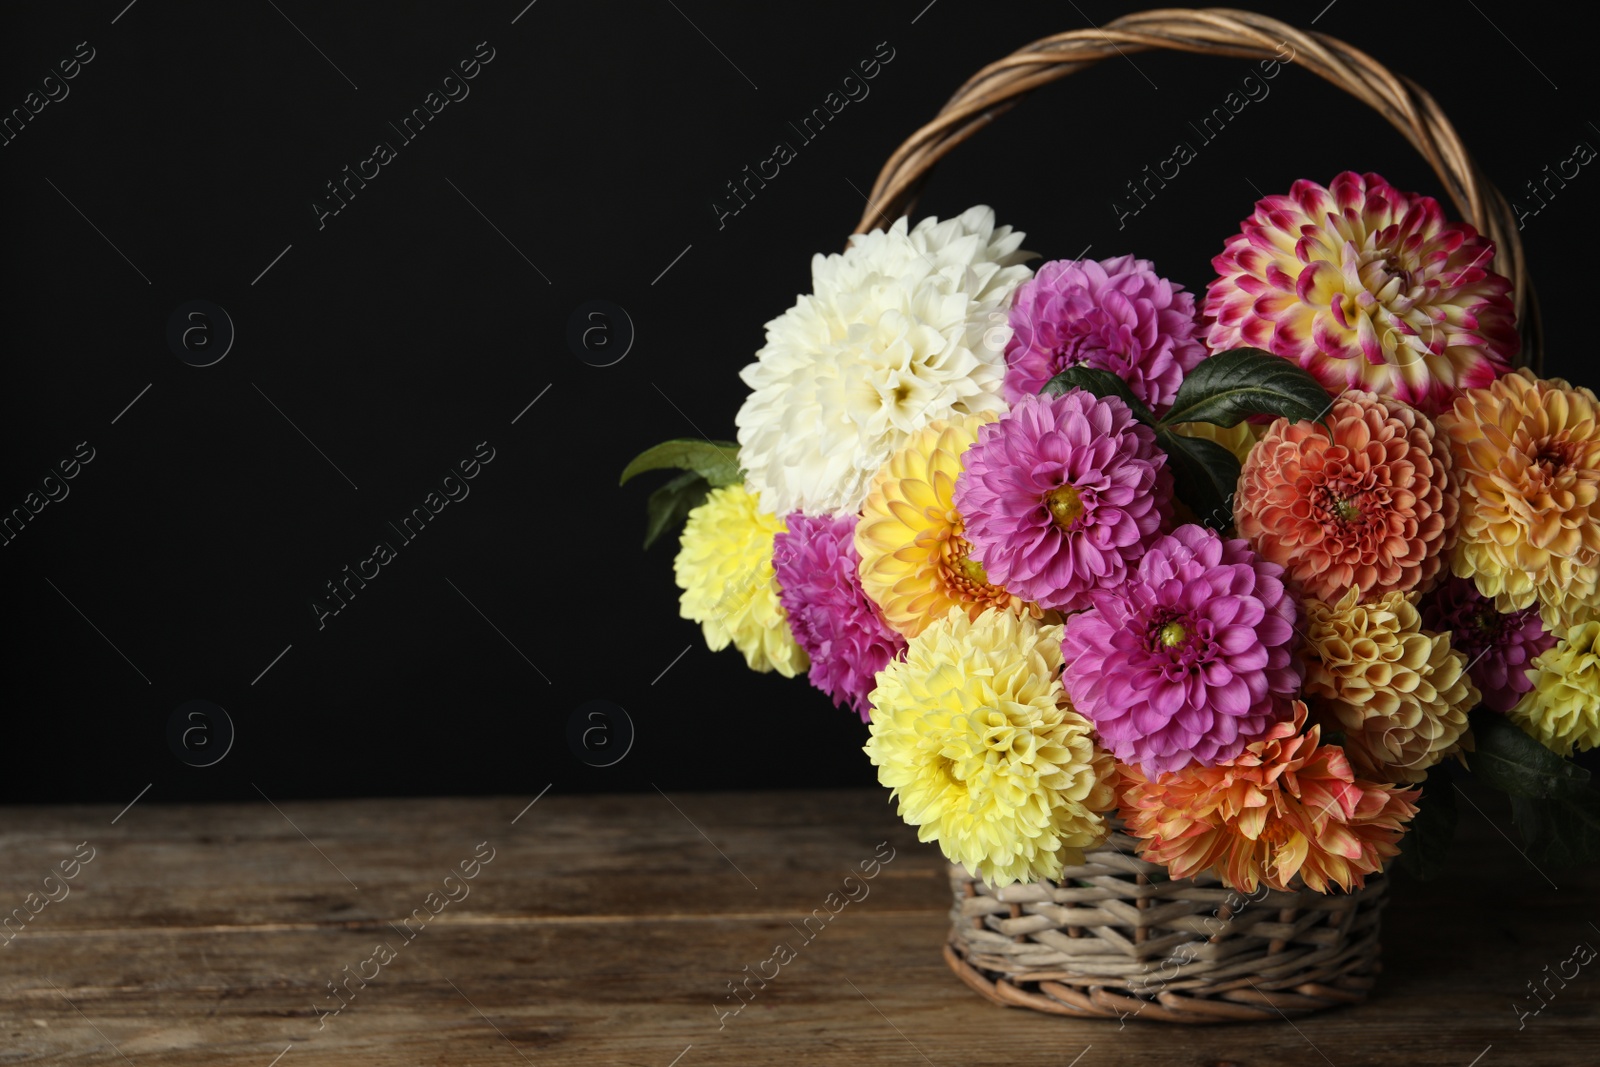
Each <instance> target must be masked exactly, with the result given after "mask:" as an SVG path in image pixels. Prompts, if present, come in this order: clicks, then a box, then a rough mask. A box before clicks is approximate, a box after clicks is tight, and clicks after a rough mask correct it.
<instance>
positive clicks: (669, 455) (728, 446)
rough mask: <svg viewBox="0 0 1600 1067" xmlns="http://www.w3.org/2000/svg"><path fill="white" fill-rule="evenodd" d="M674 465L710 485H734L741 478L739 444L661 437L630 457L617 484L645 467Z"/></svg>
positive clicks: (648, 468)
mask: <svg viewBox="0 0 1600 1067" xmlns="http://www.w3.org/2000/svg"><path fill="white" fill-rule="evenodd" d="M667 469H677V470H682V471H694V472H695V473H696V474H698V475H700V477H702V478H704V479H705V480H706V481H707V482H708V483H710V484H711V485H713V486H718V487H720V486H724V485H733V484H734V483H735V482H740V481H743V480H744V476H743V475H742V474H741V473H740V472H739V446H738V445H737V444H735V443H734V442H732V441H703V440H700V439H699V438H682V439H679V440H676V441H663V442H661V443H660V444H659V445H656V446H655V447H654V448H647V449H645V450H644V451H643V452H640V453H639V454H638V455H637V456H634V457H633V462H631V463H629V464H628V466H627V467H626V468H625V469H624V470H623V472H622V480H621V481H620V482H618V483H617V484H618V485H626V484H627V483H628V479H630V478H632V477H633V476H634V475H636V474H643V473H644V472H645V471H657V470H667Z"/></svg>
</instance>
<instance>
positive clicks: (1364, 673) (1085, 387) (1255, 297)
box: [623, 173, 1600, 893]
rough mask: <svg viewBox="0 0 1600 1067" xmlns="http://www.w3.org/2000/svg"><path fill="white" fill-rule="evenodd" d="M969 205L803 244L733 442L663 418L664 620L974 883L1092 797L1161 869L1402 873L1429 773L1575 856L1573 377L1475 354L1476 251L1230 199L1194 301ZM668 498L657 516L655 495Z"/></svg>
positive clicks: (1585, 830) (1391, 200) (1419, 822)
mask: <svg viewBox="0 0 1600 1067" xmlns="http://www.w3.org/2000/svg"><path fill="white" fill-rule="evenodd" d="M1022 240H1023V237H1022V234H1020V233H1017V232H1014V231H1013V230H1011V229H1010V228H1009V227H1005V226H997V225H996V224H995V219H994V216H993V213H992V212H991V211H990V210H989V209H987V208H983V207H976V208H973V209H971V210H969V211H967V212H965V213H964V214H962V215H961V216H960V217H958V218H953V219H947V220H945V221H942V222H941V221H938V220H935V219H927V220H924V221H923V222H921V223H919V224H917V225H915V226H912V225H910V224H909V222H908V221H907V220H906V219H901V220H899V221H898V222H896V223H895V224H894V225H893V226H891V227H890V228H889V229H888V230H879V231H874V232H872V233H869V234H865V235H860V236H857V237H855V238H854V239H853V240H852V242H851V244H850V246H849V247H848V249H847V250H846V251H845V252H843V253H842V254H837V255H818V256H816V257H815V258H814V259H813V261H812V282H813V291H812V292H811V293H809V294H806V295H804V296H801V297H800V298H799V299H798V300H797V301H796V303H795V305H794V306H793V307H791V308H790V309H789V310H788V311H786V312H785V313H784V314H783V315H781V316H779V317H778V318H776V319H774V320H772V321H771V322H769V323H768V324H767V327H766V331H767V332H766V344H765V346H764V347H763V348H762V349H761V350H760V351H759V352H758V353H757V354H756V360H755V362H754V363H751V364H750V365H749V366H748V367H746V368H745V369H744V371H743V372H742V375H741V377H742V378H743V380H744V382H745V383H746V384H747V385H749V387H750V390H751V391H750V395H749V397H748V398H747V399H746V400H745V402H744V406H743V407H742V408H741V409H740V411H739V414H738V417H737V419H736V422H737V425H738V442H737V443H733V442H714V441H699V440H680V441H670V442H667V443H665V444H662V445H658V446H656V447H655V448H652V449H650V450H648V451H646V452H645V453H643V454H642V455H640V456H639V457H638V458H637V459H635V460H634V462H633V463H632V464H630V465H629V467H628V469H627V470H626V471H625V472H624V474H623V480H624V481H627V480H628V479H629V478H631V477H632V476H633V475H635V474H637V473H639V472H641V471H646V470H653V469H662V468H677V469H680V470H681V471H682V472H683V473H681V474H679V475H678V476H677V477H675V478H674V479H673V480H672V481H670V482H668V483H666V484H665V485H664V486H662V487H661V488H660V489H658V490H656V492H655V493H654V494H652V496H651V497H650V502H649V533H648V539H647V541H646V544H647V545H648V544H649V542H650V540H653V539H654V538H655V537H657V536H658V535H660V534H661V533H663V532H665V531H667V530H670V529H672V528H674V527H675V526H676V525H677V524H678V523H679V522H683V523H684V525H683V531H682V536H681V548H680V550H679V552H678V555H677V560H676V563H675V571H676V576H677V582H678V585H679V586H680V587H681V588H682V590H683V596H682V602H681V603H682V614H683V616H684V617H685V618H688V619H692V620H694V621H695V622H698V623H699V624H700V625H701V627H702V629H703V631H704V633H705V638H706V642H707V644H708V645H709V646H710V647H711V648H712V649H714V650H715V649H721V648H724V647H726V646H728V645H730V644H731V645H733V646H734V647H736V648H737V649H738V650H739V651H740V652H741V653H743V654H744V657H745V660H746V662H747V663H748V664H749V666H750V667H751V668H753V669H755V670H759V671H770V670H776V671H778V672H779V673H781V674H783V675H785V676H793V675H796V674H799V673H801V672H806V674H807V676H808V677H809V679H810V681H811V683H812V684H813V685H815V686H816V687H817V688H818V689H820V690H822V691H823V692H824V693H826V694H827V695H828V696H830V697H832V698H833V702H834V704H835V706H838V705H841V704H846V705H848V706H849V707H850V708H851V709H852V710H854V711H855V712H857V713H859V714H860V716H861V718H862V720H863V721H864V722H866V723H867V724H868V730H869V732H870V739H869V740H868V741H867V743H866V747H865V751H866V754H867V756H868V757H869V758H870V759H871V761H872V763H873V765H874V766H876V767H877V769H878V778H879V781H880V782H882V784H883V785H885V786H887V787H888V788H889V789H891V790H892V791H893V796H894V797H895V799H896V800H897V801H898V804H899V812H900V814H901V816H902V817H903V818H904V819H905V820H906V821H907V822H908V823H910V824H912V825H915V826H916V827H918V829H919V834H920V837H921V838H922V839H923V840H925V841H937V842H938V843H939V845H940V847H941V848H942V849H943V850H944V852H945V854H946V855H947V856H948V857H949V858H950V859H951V860H953V861H955V862H957V863H959V864H962V865H963V866H964V867H965V868H966V869H967V871H968V872H969V873H970V874H972V875H973V876H975V877H978V878H981V879H982V880H984V881H985V882H987V883H989V884H991V885H997V886H1003V885H1006V884H1009V883H1013V882H1019V881H1037V880H1044V879H1052V878H1059V877H1060V876H1061V874H1062V871H1063V868H1064V867H1072V866H1076V865H1079V864H1081V863H1082V862H1083V850H1084V849H1087V848H1092V847H1094V846H1096V845H1099V844H1100V843H1101V842H1103V841H1104V840H1105V839H1106V838H1107V836H1108V834H1109V833H1110V832H1111V829H1112V826H1113V822H1114V821H1116V822H1118V823H1119V824H1120V826H1121V827H1122V828H1123V830H1124V831H1125V832H1126V833H1127V834H1129V835H1131V836H1132V837H1133V838H1135V839H1136V840H1137V842H1138V848H1139V851H1140V854H1141V855H1142V856H1143V857H1144V858H1145V859H1146V860H1149V861H1151V862H1154V863H1158V864H1161V865H1164V866H1165V867H1167V868H1168V870H1169V871H1170V873H1171V875H1172V876H1173V877H1175V878H1183V877H1189V876H1194V875H1198V874H1200V873H1202V872H1207V871H1209V872H1213V873H1214V874H1215V875H1216V876H1217V877H1219V878H1220V879H1221V880H1222V881H1224V882H1225V883H1226V884H1228V885H1229V886H1231V887H1233V888H1234V889H1236V890H1238V891H1240V892H1246V893H1252V892H1255V891H1256V890H1257V888H1258V887H1259V886H1267V887H1269V888H1272V889H1278V890H1286V889H1289V888H1291V886H1292V887H1293V888H1295V889H1299V888H1301V887H1304V888H1309V889H1311V890H1314V891H1317V892H1331V891H1333V890H1334V889H1335V888H1338V889H1340V890H1350V889H1352V888H1355V887H1359V886H1361V885H1362V884H1363V879H1364V878H1365V877H1366V876H1368V875H1371V874H1373V873H1374V872H1377V871H1379V870H1381V869H1382V868H1383V867H1384V865H1385V863H1386V862H1387V861H1389V860H1390V859H1391V858H1393V857H1396V856H1397V855H1399V856H1401V857H1402V862H1404V863H1406V864H1407V865H1408V866H1409V867H1411V869H1412V870H1414V871H1415V872H1417V873H1419V874H1422V875H1426V874H1428V873H1430V872H1431V871H1432V870H1433V869H1434V868H1436V867H1437V866H1438V863H1439V861H1440V854H1441V849H1442V846H1443V845H1445V844H1447V843H1448V841H1449V838H1450V835H1451V832H1452V830H1453V824H1454V797H1453V792H1454V790H1453V788H1452V783H1451V777H1450V776H1451V775H1452V774H1456V773H1463V771H1464V769H1466V768H1470V772H1471V773H1473V774H1475V775H1477V776H1478V777H1479V778H1480V779H1481V780H1483V781H1485V782H1487V783H1488V784H1490V785H1492V786H1495V787H1497V788H1500V789H1502V790H1503V791H1505V792H1506V793H1508V794H1510V795H1511V797H1512V799H1513V804H1514V808H1515V813H1516V819H1517V822H1518V824H1519V827H1520V829H1521V831H1522V834H1523V836H1524V838H1525V840H1526V847H1527V851H1528V853H1529V854H1530V855H1531V856H1532V857H1534V858H1535V859H1536V860H1540V861H1543V860H1545V859H1549V860H1552V861H1556V860H1561V859H1576V858H1587V857H1592V856H1595V855H1597V854H1600V847H1597V846H1600V793H1597V792H1596V791H1595V790H1594V789H1593V788H1591V787H1590V785H1589V783H1588V774H1587V772H1586V771H1584V770H1583V769H1581V768H1580V767H1578V766H1577V765H1576V764H1574V763H1573V762H1571V760H1570V759H1569V758H1567V757H1570V756H1571V755H1572V754H1573V753H1574V752H1575V751H1579V750H1584V749H1589V748H1593V747H1594V746H1595V745H1596V744H1597V743H1600V403H1597V401H1596V398H1595V395H1594V394H1593V393H1592V392H1590V391H1589V390H1588V389H1585V388H1574V387H1572V386H1570V385H1568V384H1567V383H1566V382H1564V381H1561V380H1557V379H1550V380H1542V379H1540V378H1538V377H1536V376H1535V375H1534V374H1533V373H1532V372H1531V371H1529V370H1528V369H1525V368H1524V369H1513V368H1514V366H1515V364H1516V363H1517V358H1518V355H1519V339H1518V334H1517V330H1516V324H1515V322H1514V316H1513V305H1512V300H1511V295H1510V294H1511V287H1510V283H1509V282H1508V281H1507V280H1506V279H1505V278H1503V277H1501V276H1500V275H1498V274H1496V273H1494V272H1493V271H1492V270H1491V269H1489V264H1490V263H1491V262H1492V259H1493V252H1494V250H1493V247H1492V245H1490V244H1489V243H1488V242H1487V241H1486V240H1485V239H1484V238H1482V237H1481V236H1480V235H1479V234H1478V233H1477V232H1476V231H1475V230H1474V229H1473V228H1472V227H1471V226H1468V225H1464V224H1459V223H1451V222H1447V221H1446V220H1445V218H1444V215H1443V212H1442V211H1441V209H1440V206H1439V204H1438V203H1437V202H1436V201H1435V200H1433V199H1431V198H1429V197H1425V196H1419V195H1413V194H1408V193H1403V192H1400V191H1398V190H1396V189H1394V188H1393V187H1391V186H1390V185H1388V184H1387V183H1386V182H1385V181H1384V180H1383V179H1382V178H1380V177H1378V176H1377V175H1375V174H1367V175H1359V174H1354V173H1345V174H1341V175H1339V176H1338V177H1337V178H1335V179H1334V180H1333V182H1332V184H1331V186H1330V187H1328V188H1324V187H1322V186H1320V185H1317V184H1315V183H1312V182H1307V181H1301V182H1296V183H1295V185H1294V187H1293V188H1292V189H1291V190H1290V192H1289V194H1288V195H1286V196H1270V197H1267V198H1266V199H1264V200H1262V201H1260V202H1259V203H1258V204H1257V205H1256V207H1255V211H1254V213H1253V214H1252V215H1251V216H1250V218H1248V219H1247V220H1246V221H1245V222H1244V224H1243V227H1242V229H1241V231H1240V232H1239V233H1238V234H1236V235H1234V236H1233V237H1232V238H1230V239H1229V240H1228V241H1227V243H1226V244H1225V245H1224V246H1223V250H1222V252H1221V254H1220V255H1218V256H1217V257H1216V258H1215V259H1214V260H1213V261H1212V265H1213V266H1214V267H1215V269H1216V272H1217V277H1216V278H1215V280H1214V281H1212V282H1211V284H1210V285H1209V286H1208V288H1207V290H1206V293H1205V295H1204V299H1203V300H1201V301H1199V302H1198V303H1197V301H1196V298H1195V296H1194V295H1193V294H1192V293H1190V292H1187V291H1185V289H1184V288H1183V286H1181V285H1178V284H1176V283H1174V282H1171V281H1169V280H1167V279H1166V278H1163V277H1162V276H1160V275H1159V274H1157V273H1156V271H1155V269H1154V267H1153V265H1152V264H1151V263H1149V262H1148V261H1145V260H1142V259H1136V258H1134V257H1133V256H1120V257H1117V258H1114V259H1106V260H1100V261H1091V260H1083V261H1072V260H1056V261H1051V262H1046V263H1044V264H1043V265H1042V266H1040V267H1039V268H1038V269H1037V271H1035V270H1032V269H1030V267H1029V266H1028V265H1027V264H1028V262H1029V261H1030V260H1031V259H1032V258H1034V257H1033V255H1032V253H1028V252H1024V251H1022V249H1021V245H1022ZM685 519H686V520H687V521H686V522H685V521H684V520H685Z"/></svg>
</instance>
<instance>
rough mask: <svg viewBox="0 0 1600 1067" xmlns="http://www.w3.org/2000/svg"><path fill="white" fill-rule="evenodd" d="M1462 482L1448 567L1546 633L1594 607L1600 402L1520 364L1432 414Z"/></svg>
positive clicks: (1598, 583) (1599, 530)
mask: <svg viewBox="0 0 1600 1067" xmlns="http://www.w3.org/2000/svg"><path fill="white" fill-rule="evenodd" d="M1438 425H1439V429H1440V430H1441V431H1442V432H1443V433H1444V434H1445V436H1446V438H1447V439H1448V440H1449V442H1450V450H1451V452H1452V453H1453V455H1454V458H1455V468H1456V475H1457V478H1458V479H1459V480H1460V483H1461V528H1460V537H1459V540H1458V541H1457V542H1456V551H1455V557H1454V559H1453V560H1452V562H1451V567H1452V569H1453V570H1454V572H1455V574H1456V576H1457V577H1460V578H1471V579H1472V580H1473V581H1474V582H1475V583H1476V584H1477V586H1478V592H1480V593H1482V594H1483V595H1484V596H1486V597H1494V599H1495V607H1496V608H1498V609H1499V610H1500V611H1502V612H1505V613H1510V612H1513V611H1517V610H1520V609H1522V608H1525V607H1528V606H1529V605H1530V604H1533V603H1534V602H1535V601H1537V602H1538V604H1539V617H1540V618H1541V619H1542V620H1543V621H1544V625H1545V627H1546V628H1547V629H1551V630H1555V629H1564V628H1566V627H1567V626H1571V625H1573V624H1575V623H1580V622H1587V621H1588V620H1589V619H1591V618H1594V617H1595V616H1596V614H1597V612H1600V401H1597V400H1596V399H1595V395H1594V393H1592V392H1590V391H1589V390H1587V389H1574V388H1572V387H1571V386H1569V385H1568V384H1567V383H1566V382H1564V381H1562V380H1561V379H1559V378H1551V379H1549V380H1548V381H1542V380H1540V379H1538V378H1535V377H1534V376H1533V372H1532V371H1529V370H1527V369H1523V370H1520V371H1518V372H1517V373H1515V374H1508V375H1506V376H1505V377H1504V378H1501V379H1499V380H1497V381H1496V382H1494V383H1493V384H1492V385H1490V386H1489V387H1488V388H1485V389H1469V390H1467V392H1466V393H1465V394H1464V395H1462V396H1461V397H1459V398H1457V400H1456V402H1455V407H1453V408H1452V409H1451V410H1449V411H1447V412H1445V413H1444V414H1442V415H1440V416H1439V419H1438Z"/></svg>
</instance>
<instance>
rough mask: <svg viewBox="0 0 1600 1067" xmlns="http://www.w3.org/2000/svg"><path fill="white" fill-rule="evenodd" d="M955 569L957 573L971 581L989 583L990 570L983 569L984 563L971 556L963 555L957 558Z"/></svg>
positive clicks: (982, 583) (980, 583)
mask: <svg viewBox="0 0 1600 1067" xmlns="http://www.w3.org/2000/svg"><path fill="white" fill-rule="evenodd" d="M955 569H956V573H957V574H960V575H961V577H963V578H965V579H967V581H969V582H977V583H978V584H979V585H988V584H989V572H987V571H985V570H984V569H983V564H981V563H979V562H978V561H977V560H975V559H973V558H972V557H971V556H962V557H961V558H960V559H958V560H956V562H955Z"/></svg>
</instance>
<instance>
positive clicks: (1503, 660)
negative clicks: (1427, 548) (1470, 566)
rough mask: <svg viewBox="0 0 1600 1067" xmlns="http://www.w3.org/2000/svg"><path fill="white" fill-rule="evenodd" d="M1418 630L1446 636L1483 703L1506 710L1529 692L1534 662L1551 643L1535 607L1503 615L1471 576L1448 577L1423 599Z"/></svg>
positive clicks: (1553, 640)
mask: <svg viewBox="0 0 1600 1067" xmlns="http://www.w3.org/2000/svg"><path fill="white" fill-rule="evenodd" d="M1419 607H1420V609H1421V612H1422V627H1423V629H1425V630H1431V631H1433V632H1434V633H1446V632H1448V633H1449V634H1450V647H1451V648H1454V649H1457V650H1458V651H1460V652H1461V653H1462V654H1463V655H1465V656H1466V657H1467V673H1468V674H1470V675H1471V676H1472V684H1473V685H1476V686H1477V687H1478V689H1479V691H1480V692H1482V693H1483V705H1484V707H1486V708H1490V709H1492V710H1494V711H1498V712H1502V713H1504V712H1507V711H1510V710H1511V709H1512V708H1513V707H1515V706H1516V703H1517V701H1518V700H1520V699H1521V698H1522V694H1524V693H1526V692H1527V691H1528V690H1530V689H1532V688H1533V680H1532V679H1531V678H1529V677H1528V668H1529V667H1531V666H1532V665H1533V658H1534V657H1535V656H1537V655H1539V654H1540V653H1541V652H1543V651H1545V650H1546V649H1548V648H1551V647H1552V646H1554V645H1555V643H1556V635H1555V634H1552V633H1546V632H1545V629H1544V626H1543V624H1542V623H1541V622H1540V621H1539V605H1537V604H1534V605H1532V606H1530V607H1526V608H1523V609H1522V610H1521V611H1513V612H1511V613H1510V614H1509V615H1502V614H1501V613H1500V612H1499V611H1496V610H1495V606H1494V597H1486V596H1483V595H1482V594H1480V593H1479V592H1478V587H1477V586H1476V585H1475V584H1473V582H1472V579H1470V578H1454V577H1452V578H1450V579H1448V580H1447V581H1445V582H1442V583H1441V584H1440V585H1439V587H1438V588H1437V589H1435V590H1434V591H1433V592H1431V593H1429V594H1428V595H1426V596H1424V597H1423V598H1422V603H1421V604H1420V605H1419Z"/></svg>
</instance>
